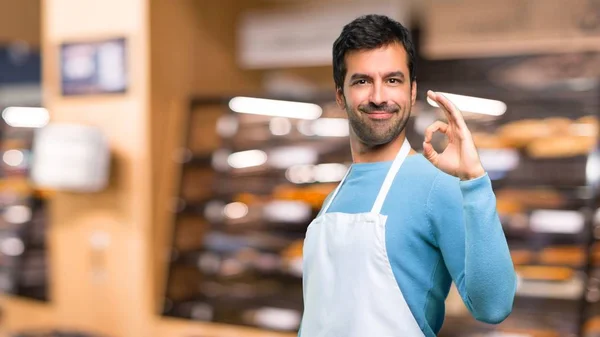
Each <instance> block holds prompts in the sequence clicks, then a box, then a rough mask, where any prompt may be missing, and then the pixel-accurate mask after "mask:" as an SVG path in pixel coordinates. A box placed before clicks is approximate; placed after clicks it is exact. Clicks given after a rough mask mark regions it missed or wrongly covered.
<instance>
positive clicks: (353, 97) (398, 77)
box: [336, 43, 417, 146]
mask: <svg viewBox="0 0 600 337" xmlns="http://www.w3.org/2000/svg"><path fill="white" fill-rule="evenodd" d="M346 69H347V72H346V77H345V79H344V91H343V92H342V91H341V90H338V91H337V93H336V98H337V103H338V105H339V106H340V107H341V108H344V109H346V112H347V113H348V120H349V122H350V127H351V130H352V132H353V133H354V135H356V137H357V138H358V140H359V141H360V142H362V143H363V144H365V145H367V146H377V145H383V144H387V143H389V142H391V141H392V140H394V139H396V138H397V137H398V135H400V133H401V132H402V130H404V128H405V126H406V123H407V122H408V117H409V116H410V110H411V107H412V106H413V104H414V103H415V99H416V93H417V84H416V82H413V84H412V86H411V83H410V74H409V72H408V60H407V55H406V51H405V50H404V47H403V46H402V45H400V44H397V43H394V44H390V45H388V46H384V47H381V48H378V49H372V50H364V51H363V50H360V51H352V52H350V53H348V54H347V55H346Z"/></svg>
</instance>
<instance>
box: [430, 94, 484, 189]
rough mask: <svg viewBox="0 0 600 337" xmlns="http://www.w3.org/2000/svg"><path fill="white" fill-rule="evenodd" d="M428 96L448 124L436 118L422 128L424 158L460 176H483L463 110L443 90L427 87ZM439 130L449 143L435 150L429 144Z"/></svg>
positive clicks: (462, 178) (462, 177) (461, 177)
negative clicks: (423, 133)
mask: <svg viewBox="0 0 600 337" xmlns="http://www.w3.org/2000/svg"><path fill="white" fill-rule="evenodd" d="M427 96H428V97H429V98H430V99H431V100H433V101H435V102H436V103H437V104H438V105H439V107H440V108H441V109H442V110H443V111H444V113H445V115H446V117H447V119H448V124H446V123H444V122H442V121H436V122H434V123H433V124H431V125H430V126H429V127H428V128H427V129H426V130H425V141H424V142H423V155H424V156H425V158H427V160H429V161H430V162H431V163H432V164H433V165H435V167H437V168H438V169H440V170H442V171H444V172H446V173H447V174H450V175H453V176H455V177H458V178H460V179H461V180H470V179H475V178H478V177H481V176H483V175H484V174H485V170H484V169H483V166H482V165H481V161H480V160H479V154H478V152H477V148H476V147H475V143H474V142H473V137H472V136H471V132H470V131H469V129H468V128H467V125H466V123H465V120H464V118H463V116H462V113H461V112H460V111H459V110H458V109H457V108H456V106H454V104H452V102H450V101H449V100H448V99H447V98H446V97H444V96H443V95H442V94H439V93H434V92H433V91H431V90H429V91H428V92H427ZM438 131H439V132H441V133H443V134H445V135H446V137H447V138H448V146H447V147H446V149H444V151H443V152H442V153H437V152H436V151H435V150H434V149H433V146H432V145H431V138H432V137H433V134H434V133H435V132H438Z"/></svg>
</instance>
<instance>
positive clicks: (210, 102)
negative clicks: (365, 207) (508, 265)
mask: <svg viewBox="0 0 600 337" xmlns="http://www.w3.org/2000/svg"><path fill="white" fill-rule="evenodd" d="M366 13H382V14H387V15H389V16H392V17H394V18H395V19H397V20H399V21H401V22H403V23H404V24H405V25H407V26H409V27H410V28H411V29H412V32H413V37H414V39H415V41H416V44H417V50H418V60H417V77H418V88H419V93H418V104H417V106H416V107H415V108H414V109H413V112H412V117H411V119H410V123H409V125H408V130H409V131H408V132H409V140H410V141H411V143H412V144H413V146H414V147H415V148H417V149H418V150H420V148H419V147H420V146H421V143H422V137H423V130H424V129H425V127H426V126H428V125H429V124H430V123H432V122H433V121H434V120H436V119H443V114H442V113H441V112H440V111H439V110H438V109H437V108H436V107H435V106H432V105H431V104H429V103H428V102H427V101H426V99H425V92H426V91H427V90H428V89H432V90H436V91H442V92H447V93H452V94H456V95H460V99H461V100H463V102H465V104H467V105H468V106H470V107H472V108H473V109H472V110H473V111H464V115H465V118H466V119H467V122H468V125H469V127H470V128H471V130H472V132H473V134H474V137H475V142H476V143H477V145H478V147H479V149H480V154H481V158H482V161H483V163H484V166H485V168H486V169H487V171H488V172H489V174H490V177H491V178H492V179H493V185H494V189H495V192H496V196H497V200H498V202H497V205H498V211H499V214H500V216H501V219H502V224H503V226H504V230H505V233H506V236H507V238H508V241H509V245H510V248H511V253H512V256H513V261H514V264H515V267H516V270H517V272H518V274H519V289H518V295H517V298H516V301H515V305H514V310H513V313H512V315H511V316H510V317H509V318H508V319H507V320H506V321H505V322H503V323H501V324H499V325H486V324H482V323H478V322H477V321H475V320H474V319H472V318H471V317H470V316H469V313H468V311H467V309H466V307H465V306H464V304H463V303H462V301H461V299H460V297H459V296H458V295H457V293H456V290H455V289H454V288H453V289H452V291H451V293H450V296H449V298H448V301H447V308H446V320H445V324H444V327H443V329H442V331H441V332H440V334H439V335H440V336H445V337H453V336H469V337H475V336H496V337H497V336H505V337H508V336H519V337H521V336H531V337H562V336H565V337H572V336H586V337H597V336H600V246H598V243H597V240H598V239H600V227H599V226H600V212H598V210H600V199H599V198H598V191H599V189H598V184H599V179H600V161H599V160H600V159H599V157H598V155H599V154H598V151H597V143H598V142H597V136H598V117H599V113H600V1H598V0H555V1H546V0H502V1H500V0H488V1H477V0H428V1H419V0H374V1H350V0H327V1H300V0H242V1H240V0H221V1H202V0H127V1H118V0H102V1H100V0H84V1H82V0H44V1H41V0H0V111H1V112H2V119H0V124H1V126H0V147H1V151H0V152H1V159H2V160H1V163H0V292H1V296H0V312H1V315H0V334H4V335H6V336H31V337H33V336H107V337H112V336H114V337H117V336H118V337H140V336H156V337H159V336H160V337H163V336H164V337H179V336H181V337H238V336H240V337H253V336H265V337H283V336H295V335H296V331H297V329H298V327H299V324H300V318H301V313H302V279H301V276H302V268H301V265H302V240H303V237H304V231H305V230H306V227H307V225H308V223H309V222H310V220H311V219H312V218H313V217H314V216H315V215H316V214H317V212H318V211H319V209H320V207H321V204H322V202H323V199H324V198H325V196H326V195H327V194H328V193H329V192H330V191H331V190H332V189H333V188H334V187H335V185H336V183H337V182H339V180H340V179H341V178H342V177H343V175H344V173H345V171H346V169H347V167H348V165H349V164H350V162H351V158H350V151H349V145H348V139H347V136H348V124H347V121H346V119H345V113H344V112H343V111H341V110H339V109H338V108H337V107H336V106H335V104H334V103H335V102H334V87H333V80H332V69H331V61H330V58H331V44H332V42H333V40H334V39H335V38H336V37H337V35H338V34H339V32H340V29H341V27H342V26H343V25H344V24H345V23H347V22H349V21H351V20H352V19H353V18H355V17H357V16H359V15H361V14H366ZM481 98H483V99H485V100H480V99H481ZM443 141H444V140H443V139H442V138H439V139H437V144H436V146H437V147H438V148H440V149H441V148H443V146H444V144H443Z"/></svg>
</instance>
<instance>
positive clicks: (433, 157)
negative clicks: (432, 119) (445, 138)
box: [423, 142, 439, 167]
mask: <svg viewBox="0 0 600 337" xmlns="http://www.w3.org/2000/svg"><path fill="white" fill-rule="evenodd" d="M423 156H424V157H425V158H426V159H427V160H429V161H430V162H431V163H432V164H433V165H434V166H436V167H437V162H438V157H439V154H438V153H437V152H436V151H435V149H434V148H433V145H431V143H429V142H423Z"/></svg>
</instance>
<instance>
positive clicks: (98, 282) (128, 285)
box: [0, 0, 152, 337]
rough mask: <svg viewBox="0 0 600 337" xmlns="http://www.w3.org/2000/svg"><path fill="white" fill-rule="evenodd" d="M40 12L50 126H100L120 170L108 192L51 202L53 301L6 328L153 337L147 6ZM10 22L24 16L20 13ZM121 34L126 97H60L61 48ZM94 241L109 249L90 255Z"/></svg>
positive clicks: (105, 2) (75, 6)
mask: <svg viewBox="0 0 600 337" xmlns="http://www.w3.org/2000/svg"><path fill="white" fill-rule="evenodd" d="M29 1H31V0H18V1H11V2H12V3H23V2H29ZM43 4H44V6H43V9H42V22H43V33H42V49H43V56H44V57H43V61H42V62H43V88H44V89H43V90H44V105H45V106H46V107H47V108H48V110H49V111H50V113H51V120H52V121H53V122H74V123H83V124H91V125H95V126H98V127H100V128H101V129H102V130H103V131H104V132H105V134H106V135H107V136H108V138H109V141H110V145H111V150H112V152H113V160H114V164H113V167H112V168H111V170H112V172H111V174H112V181H111V185H110V187H109V188H108V189H107V190H106V191H103V192H101V193H96V194H73V193H63V192H61V193H57V194H56V195H54V196H53V198H52V200H51V215H50V222H51V225H50V228H49V237H48V239H47V240H48V243H49V249H50V257H51V262H50V266H51V275H50V277H51V293H50V297H51V303H49V304H48V305H42V306H36V305H29V304H28V303H25V302H18V301H17V305H15V306H11V307H10V308H9V309H7V319H6V324H7V327H8V328H9V329H20V328H34V327H50V328H58V327H61V328H72V329H82V330H86V331H90V332H95V333H100V334H106V335H108V336H132V337H133V336H149V335H150V333H149V332H150V331H149V329H150V328H151V327H150V326H149V324H148V320H149V318H150V315H151V308H152V306H151V303H150V296H149V294H150V293H151V290H150V282H149V280H151V279H152V277H151V275H150V268H149V265H150V261H151V258H150V254H149V253H150V252H151V247H150V245H149V241H150V233H151V227H150V217H151V214H150V210H151V205H150V188H149V187H150V152H149V114H148V109H149V106H148V101H149V99H148V98H149V86H148V83H149V77H148V67H149V65H148V54H149V49H148V48H149V47H148V3H147V1H145V0H128V1H120V0H102V1H96V0H94V1H80V0H46V1H44V2H43ZM3 13H4V12H3ZM8 15H11V16H15V17H17V18H18V15H15V12H14V11H13V12H9V13H8ZM107 18H109V19H107ZM0 21H1V20H0ZM109 21H110V23H109ZM0 31H2V29H0ZM120 36H122V37H125V38H127V40H128V45H129V50H128V65H129V70H130V90H129V91H128V92H127V94H124V95H118V96H85V97H71V98H66V97H62V96H61V94H60V78H59V67H58V65H59V60H58V56H59V54H58V52H59V47H60V45H61V43H64V42H72V41H93V40H95V39H103V38H106V37H110V38H112V37H120ZM98 239H101V240H103V242H104V244H106V246H104V248H100V249H95V248H93V245H92V242H93V241H97V240H98ZM48 322H51V323H52V325H50V323H48Z"/></svg>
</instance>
